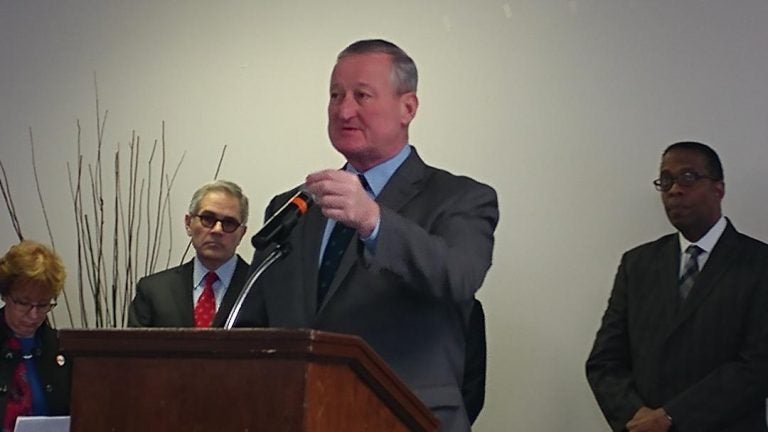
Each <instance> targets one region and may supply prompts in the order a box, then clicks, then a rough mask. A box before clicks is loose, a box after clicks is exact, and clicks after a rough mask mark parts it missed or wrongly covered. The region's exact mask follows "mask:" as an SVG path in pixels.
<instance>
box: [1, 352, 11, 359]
mask: <svg viewBox="0 0 768 432" xmlns="http://www.w3.org/2000/svg"><path fill="white" fill-rule="evenodd" d="M3 358H5V359H6V360H13V353H12V352H10V351H8V352H6V353H5V356H3Z"/></svg>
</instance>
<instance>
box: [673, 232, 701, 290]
mask: <svg viewBox="0 0 768 432" xmlns="http://www.w3.org/2000/svg"><path fill="white" fill-rule="evenodd" d="M702 252H704V249H702V248H700V247H698V246H696V245H690V246H688V248H687V249H686V250H685V256H686V257H688V260H687V261H686V262H685V266H684V267H683V275H682V276H680V281H679V284H678V287H679V290H680V298H681V299H682V300H685V299H686V298H687V297H688V294H689V293H690V292H691V288H693V284H694V282H696V277H697V276H698V275H699V255H701V253H702Z"/></svg>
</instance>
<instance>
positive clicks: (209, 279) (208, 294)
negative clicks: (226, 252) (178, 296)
mask: <svg viewBox="0 0 768 432" xmlns="http://www.w3.org/2000/svg"><path fill="white" fill-rule="evenodd" d="M218 279H219V277H218V276H217V275H216V273H215V272H208V273H206V275H205V279H204V282H203V292H202V294H200V297H199V298H198V299H197V304H196V305H195V327H210V326H211V324H212V323H213V317H214V316H215V315H216V297H215V296H214V295H213V283H214V282H216V280H218Z"/></svg>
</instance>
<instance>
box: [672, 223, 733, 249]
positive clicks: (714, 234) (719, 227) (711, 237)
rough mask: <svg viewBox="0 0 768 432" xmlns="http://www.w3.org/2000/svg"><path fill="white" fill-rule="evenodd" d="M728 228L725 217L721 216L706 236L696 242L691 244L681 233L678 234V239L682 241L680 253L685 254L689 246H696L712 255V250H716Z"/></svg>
mask: <svg viewBox="0 0 768 432" xmlns="http://www.w3.org/2000/svg"><path fill="white" fill-rule="evenodd" d="M725 226H726V220H725V217H723V216H720V219H718V221H717V222H716V223H715V224H714V225H712V228H710V229H709V231H707V233H706V234H704V236H703V237H701V238H700V239H699V240H698V241H696V242H693V243H692V242H689V241H688V239H686V238H685V236H684V235H683V234H681V233H679V232H678V233H677V238H678V239H679V240H680V252H681V253H685V250H686V249H688V246H690V245H692V244H695V245H696V246H698V247H700V248H701V249H703V250H704V252H706V253H711V252H712V249H714V248H715V244H716V243H717V241H718V240H719V239H720V236H721V235H722V234H723V232H724V231H725Z"/></svg>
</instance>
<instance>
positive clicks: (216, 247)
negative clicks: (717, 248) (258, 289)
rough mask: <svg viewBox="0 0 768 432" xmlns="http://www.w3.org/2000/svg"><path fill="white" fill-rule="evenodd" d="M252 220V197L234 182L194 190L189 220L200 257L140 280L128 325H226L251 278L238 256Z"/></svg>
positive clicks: (219, 181)
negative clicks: (239, 246) (250, 213)
mask: <svg viewBox="0 0 768 432" xmlns="http://www.w3.org/2000/svg"><path fill="white" fill-rule="evenodd" d="M247 221H248V198H246V197H245V195H243V192H242V190H241V189H240V186H238V185H236V184H235V183H232V182H229V181H226V180H217V181H214V182H211V183H208V184H205V185H203V186H202V187H201V188H200V189H198V190H197V191H195V193H194V195H193V196H192V201H191V202H190V204H189V213H187V214H186V215H185V217H184V225H185V227H186V230H187V235H189V236H190V237H191V239H192V240H191V241H192V246H193V247H194V248H195V257H194V258H193V259H192V260H191V261H189V262H187V263H186V264H183V265H181V266H178V267H174V268H171V269H168V270H165V271H161V272H159V273H156V274H153V275H150V276H147V277H144V278H142V279H140V280H139V283H138V284H137V285H136V297H135V298H134V299H133V302H131V307H130V310H129V313H128V326H129V327H220V326H222V325H223V324H224V322H225V321H226V319H227V315H229V312H230V310H231V309H232V305H233V304H234V302H235V300H236V299H237V296H238V294H239V293H240V290H241V289H242V287H243V285H244V284H245V280H246V277H247V276H248V264H247V263H246V262H245V261H243V259H242V258H240V257H239V256H238V255H236V254H235V250H236V249H237V246H238V245H239V244H240V240H241V239H242V238H243V235H244V234H245V230H246V223H247Z"/></svg>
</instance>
